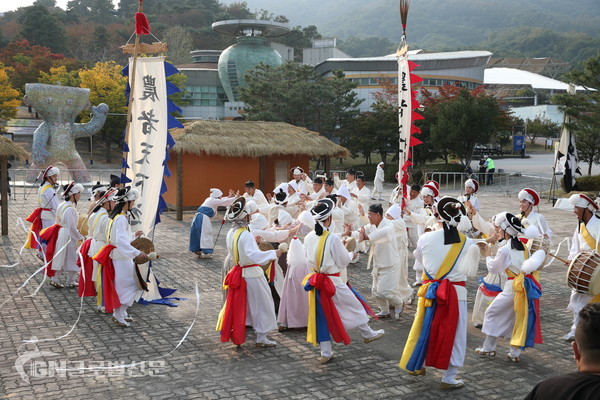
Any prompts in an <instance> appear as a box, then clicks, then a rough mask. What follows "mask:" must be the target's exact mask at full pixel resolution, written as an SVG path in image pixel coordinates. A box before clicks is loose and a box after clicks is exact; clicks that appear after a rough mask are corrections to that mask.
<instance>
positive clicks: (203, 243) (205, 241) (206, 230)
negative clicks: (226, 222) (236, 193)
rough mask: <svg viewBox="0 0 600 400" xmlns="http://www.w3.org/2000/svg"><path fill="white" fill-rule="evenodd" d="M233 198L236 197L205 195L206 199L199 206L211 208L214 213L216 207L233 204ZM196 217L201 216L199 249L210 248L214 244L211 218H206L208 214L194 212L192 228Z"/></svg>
mask: <svg viewBox="0 0 600 400" xmlns="http://www.w3.org/2000/svg"><path fill="white" fill-rule="evenodd" d="M235 199H236V197H221V198H214V197H207V198H206V200H204V202H203V203H202V205H201V206H200V207H209V208H212V209H213V211H214V212H215V215H216V214H217V208H218V207H229V206H230V205H232V204H233V202H234V201H235ZM196 218H202V232H201V234H200V248H201V249H212V248H213V247H214V245H215V244H214V238H213V229H212V223H211V219H210V218H208V216H207V215H205V214H202V213H196V215H195V216H194V219H193V220H192V224H191V226H192V229H193V226H194V220H195V219H196Z"/></svg>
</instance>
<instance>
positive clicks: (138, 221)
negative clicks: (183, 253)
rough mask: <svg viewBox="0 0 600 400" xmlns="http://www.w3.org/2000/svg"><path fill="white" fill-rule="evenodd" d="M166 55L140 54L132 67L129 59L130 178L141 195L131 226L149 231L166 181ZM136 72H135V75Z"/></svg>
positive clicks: (131, 61) (133, 228) (128, 160)
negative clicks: (164, 164)
mask: <svg viewBox="0 0 600 400" xmlns="http://www.w3.org/2000/svg"><path fill="white" fill-rule="evenodd" d="M164 61H165V60H164V57H140V58H138V59H137V61H136V68H135V71H134V70H133V59H129V85H130V87H131V86H132V85H131V80H132V77H133V76H135V86H134V87H132V89H131V90H133V97H132V103H131V104H130V107H131V126H130V131H129V142H128V143H127V144H128V146H129V153H127V165H128V166H129V168H128V169H127V178H129V179H131V186H132V187H133V188H136V189H137V190H139V191H140V193H141V195H140V197H139V199H138V200H137V201H136V204H135V207H134V209H133V210H132V214H133V218H132V219H131V220H130V224H131V227H132V230H134V231H138V230H141V231H143V232H144V234H146V235H149V234H150V231H151V230H152V229H153V228H154V222H155V220H156V213H157V209H158V199H159V196H160V189H161V186H162V182H163V173H164V166H163V163H164V160H165V154H166V152H165V149H166V146H167V126H168V109H167V107H168V105H167V82H166V77H165V66H164ZM134 74H135V75H134Z"/></svg>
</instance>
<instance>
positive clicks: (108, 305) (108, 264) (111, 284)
mask: <svg viewBox="0 0 600 400" xmlns="http://www.w3.org/2000/svg"><path fill="white" fill-rule="evenodd" d="M114 248H116V247H115V246H113V245H112V244H107V245H106V246H104V247H103V248H101V249H100V251H99V252H98V253H97V254H96V255H95V256H94V257H92V259H93V260H95V261H97V262H98V264H101V265H102V299H103V300H104V308H105V309H106V312H107V313H111V312H113V311H114V310H115V309H116V308H119V307H121V301H120V300H119V295H118V294H117V290H116V289H115V266H114V265H113V261H112V258H110V252H111V251H112V250H113V249H114ZM90 275H91V274H90ZM90 280H91V279H90Z"/></svg>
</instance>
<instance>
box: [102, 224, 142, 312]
mask: <svg viewBox="0 0 600 400" xmlns="http://www.w3.org/2000/svg"><path fill="white" fill-rule="evenodd" d="M113 221H114V222H113V223H112V226H111V228H110V232H109V243H110V244H111V245H113V246H115V248H114V249H113V250H112V251H111V252H110V258H111V259H112V261H113V264H114V267H115V290H116V292H117V294H118V295H119V301H120V302H121V305H126V306H131V305H132V304H133V302H134V301H135V300H136V299H137V298H138V297H139V296H140V292H141V291H142V290H141V289H140V287H139V286H138V282H137V277H136V273H135V265H134V263H133V259H134V258H135V257H136V256H138V255H139V254H140V253H141V251H140V250H138V249H136V248H135V247H133V246H132V245H131V241H132V240H133V234H132V233H131V231H130V229H129V224H128V223H127V217H126V216H125V215H124V214H119V215H117V216H115V217H114V219H113Z"/></svg>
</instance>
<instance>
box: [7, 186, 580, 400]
mask: <svg viewBox="0 0 600 400" xmlns="http://www.w3.org/2000/svg"><path fill="white" fill-rule="evenodd" d="M482 191H483V193H482V194H481V195H480V201H481V204H482V211H481V213H482V215H483V216H485V217H490V216H491V215H492V214H494V213H496V212H500V211H504V210H508V211H516V210H517V209H518V200H517V199H516V197H508V196H503V195H494V194H493V193H489V192H488V193H486V192H485V190H482ZM454 194H458V193H454ZM34 197H35V196H30V199H29V200H28V201H23V199H22V197H21V198H17V200H11V202H10V207H9V209H10V235H9V236H7V237H2V239H1V240H2V247H1V251H0V264H12V263H13V262H15V261H16V260H17V259H18V250H19V248H20V247H21V245H22V243H23V241H24V240H25V234H24V233H23V231H22V229H21V228H19V227H17V226H16V221H17V217H18V216H23V217H24V216H26V215H28V213H29V212H30V211H31V210H32V209H33V207H34V202H33V199H34ZM201 200H202V199H199V203H200V202H201ZM82 203H85V204H82V208H83V207H86V208H87V201H85V202H83V201H82ZM540 211H541V212H542V213H543V214H544V215H545V216H546V218H547V219H548V221H549V223H550V226H551V228H552V229H553V230H554V243H555V244H557V243H558V242H559V240H561V239H562V238H564V237H566V236H569V237H570V236H571V235H572V233H573V230H574V228H575V226H576V220H575V217H574V216H573V215H572V214H570V213H567V212H564V211H560V210H554V209H551V208H550V206H549V205H548V204H547V203H546V202H545V201H544V202H543V203H542V204H541V206H540ZM192 217H193V213H187V214H185V218H184V221H183V222H180V221H176V220H175V215H174V213H167V214H165V215H164V217H163V222H162V223H161V224H160V225H158V227H157V230H156V235H155V244H156V246H157V251H158V252H159V253H161V256H162V258H161V259H160V260H159V261H158V262H156V263H155V265H154V271H155V273H156V275H157V277H158V278H159V279H160V281H161V282H162V285H163V286H165V287H170V288H177V289H178V290H177V292H176V294H175V295H176V296H179V297H184V298H187V299H188V300H182V301H178V302H177V303H178V304H179V307H167V306H164V305H148V306H143V305H139V304H135V305H134V306H133V307H131V308H130V309H129V310H130V314H131V316H132V317H133V318H134V319H135V321H134V322H133V324H132V327H131V328H125V329H124V328H120V327H118V326H117V325H115V324H112V323H111V322H110V316H106V315H102V314H98V313H96V312H94V309H95V306H94V300H93V299H92V298H86V299H84V304H83V313H82V315H81V319H80V321H79V323H78V324H77V325H76V327H75V329H74V330H73V332H72V333H70V334H69V335H68V336H67V337H65V338H62V339H60V340H46V341H40V342H38V343H36V344H31V343H30V344H25V343H24V342H23V341H24V340H29V339H31V338H32V337H37V338H38V339H42V340H44V339H54V338H58V337H60V336H63V335H65V334H67V333H68V332H69V330H70V329H71V327H72V326H73V324H74V323H75V321H76V319H77V315H78V310H79V304H80V303H79V298H78V297H77V295H76V292H75V289H67V288H65V289H55V288H53V287H51V286H49V285H47V284H44V286H42V288H41V290H40V291H39V293H38V294H37V295H36V296H34V297H26V296H27V295H29V294H31V293H33V291H34V290H35V288H36V287H37V285H38V284H39V282H41V278H42V276H41V274H38V275H37V276H36V277H35V278H33V279H32V281H31V282H30V283H29V284H28V285H27V286H26V287H25V288H24V289H23V290H21V291H20V292H19V293H18V294H17V295H16V296H15V297H14V299H10V296H11V295H12V294H13V293H14V292H15V291H16V290H17V288H18V287H19V286H21V284H22V283H23V282H24V281H25V280H26V279H27V278H28V277H29V276H30V275H31V274H33V273H34V272H35V271H36V270H37V269H38V268H39V267H40V266H41V265H42V263H41V261H39V260H38V259H37V258H36V257H35V255H34V253H33V252H32V251H25V252H24V253H23V255H22V257H21V264H20V265H18V266H17V267H15V268H0V301H1V302H6V304H4V305H3V306H2V307H0V332H1V333H0V376H1V377H0V398H6V399H31V398H44V399H55V398H56V399H64V398H66V399H70V398H73V399H80V398H87V399H117V398H152V399H160V398H177V399H179V398H181V399H185V398H194V399H196V398H197V399H229V398H239V399H281V398H290V399H358V398H368V399H383V398H407V399H410V398H416V397H417V396H418V397H419V398H427V399H429V398H431V399H435V398H461V399H479V398H486V399H499V398H502V399H514V398H523V397H524V396H525V395H526V394H527V393H528V392H529V390H530V389H531V388H532V387H533V385H534V384H536V383H537V382H539V381H541V380H543V379H545V378H548V377H551V376H555V375H558V374H563V373H568V372H573V371H575V363H574V361H573V357H572V352H571V348H570V346H569V345H568V344H566V343H564V342H562V341H561V340H560V338H561V336H562V335H564V334H565V333H566V332H567V331H568V327H569V325H570V321H571V317H570V316H569V314H568V313H567V311H566V306H567V303H568V299H569V293H570V290H569V289H568V288H567V287H566V284H565V273H566V268H565V267H564V266H563V265H562V264H561V263H559V262H554V263H553V264H552V265H551V266H549V267H548V268H546V269H545V270H544V272H543V274H542V284H543V287H544V295H543V297H542V299H541V310H542V329H543V332H544V340H545V344H542V345H536V347H535V348H534V349H528V350H527V351H525V352H524V353H523V355H522V357H521V359H522V361H521V363H520V364H512V363H509V362H508V361H507V360H506V358H505V352H506V350H507V346H508V345H507V342H506V341H505V340H501V341H500V344H499V350H500V351H499V354H498V356H496V357H495V358H480V357H479V356H477V355H476V354H475V353H474V351H473V350H474V349H475V347H477V346H479V345H480V344H481V343H482V341H483V335H482V333H481V332H480V331H479V330H478V329H476V328H474V327H472V326H469V329H468V350H467V357H466V360H465V367H464V368H463V369H462V370H461V373H460V374H459V377H462V378H463V379H464V381H465V383H466V387H465V388H464V389H461V390H458V391H454V392H443V391H441V390H439V389H438V383H439V380H440V377H441V375H440V372H439V371H436V370H434V369H428V372H427V375H426V376H422V377H413V376H409V375H408V374H406V373H405V372H404V371H402V370H400V369H399V368H398V367H397V364H398V361H399V358H400V354H401V352H402V349H403V345H404V342H405V340H406V337H407V334H408V330H409V328H410V325H411V322H412V315H413V313H414V310H415V308H414V306H408V307H406V308H405V312H404V314H403V316H402V318H401V319H400V320H398V321H396V320H383V321H373V322H372V323H371V325H372V327H373V328H375V329H380V328H384V329H385V330H386V335H385V337H384V338H383V339H382V340H380V341H377V342H373V343H370V344H364V343H363V342H362V340H361V337H360V335H359V334H358V332H351V337H352V339H353V342H352V343H351V344H350V345H349V346H341V345H334V352H335V357H336V358H335V359H334V360H333V361H332V362H330V363H329V364H327V365H321V364H319V363H318V362H317V356H318V355H319V351H318V348H313V347H312V346H311V345H309V344H308V343H306V341H305V332H303V331H291V332H285V333H278V332H273V333H272V335H271V337H272V338H273V339H275V340H276V341H277V342H278V345H277V347H275V348H268V349H260V348H255V347H254V334H253V333H252V332H249V333H248V335H247V339H248V341H247V342H246V343H245V344H244V345H243V346H242V347H241V348H240V349H236V348H235V346H233V345H232V344H231V343H220V341H219V335H218V333H217V332H215V329H214V327H215V323H216V321H217V315H218V311H219V307H220V304H221V290H220V279H221V272H220V268H221V264H222V261H223V259H224V256H225V250H224V242H225V240H224V238H225V233H226V232H225V231H226V230H227V225H225V227H224V229H223V232H222V234H221V236H220V238H219V240H218V243H217V246H216V249H215V258H214V259H212V260H200V259H198V258H197V257H196V256H195V255H194V254H191V253H189V252H188V251H187V241H188V232H189V223H190V220H191V218H192ZM213 224H214V225H213V227H214V229H218V227H219V224H220V222H214V223H213ZM566 254H567V253H566V249H565V248H564V246H563V249H562V250H561V255H562V256H563V257H565V258H566ZM365 264H366V257H363V258H362V260H361V261H360V262H359V263H357V264H355V265H353V266H351V267H350V269H349V277H350V280H351V282H352V283H353V285H354V286H355V288H357V289H358V290H359V291H360V292H361V293H362V294H363V295H364V296H365V297H366V299H367V300H368V301H369V302H370V304H371V305H372V306H374V305H375V302H374V301H373V297H372V296H371V294H370V280H371V278H370V274H369V271H367V270H366V265H365ZM410 267H412V255H411V265H410ZM479 272H480V275H485V274H486V272H485V265H484V263H483V262H482V263H480V268H479ZM410 277H411V282H412V280H413V279H414V271H412V269H410ZM195 285H198V288H199V291H200V307H199V312H198V315H197V319H196V322H195V324H194V326H193V327H192V329H191V330H190V332H189V335H188V336H187V338H186V340H185V341H184V342H183V343H182V344H181V346H180V347H179V348H178V349H176V350H175V351H173V352H172V353H171V354H168V353H170V352H171V351H172V350H173V348H174V347H175V346H176V345H177V343H178V342H179V341H180V339H181V338H182V336H183V335H184V334H185V332H186V330H187V329H188V327H189V326H190V324H191V323H192V321H193V319H194V316H195V312H196V300H195V289H194V288H195ZM476 287H477V284H476V283H475V280H473V281H471V282H468V285H467V288H468V290H469V311H470V310H471V309H472V303H473V299H474V297H475V292H476ZM469 320H470V316H469ZM36 351H38V352H37V353H36ZM167 354H168V355H167ZM165 355H166V356H165ZM163 356H165V357H163ZM134 362H143V363H141V364H139V365H136V366H135V367H132V368H120V369H119V368H117V369H103V370H102V369H100V370H98V369H96V370H89V369H88V370H82V371H67V372H65V371H64V370H63V371H61V368H63V369H64V368H65V367H66V368H67V369H74V368H80V367H86V368H89V367H99V366H100V367H107V366H110V365H116V366H123V365H125V364H130V363H134ZM111 363H112V364H111ZM15 366H22V369H20V370H17V368H16V367H15Z"/></svg>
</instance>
